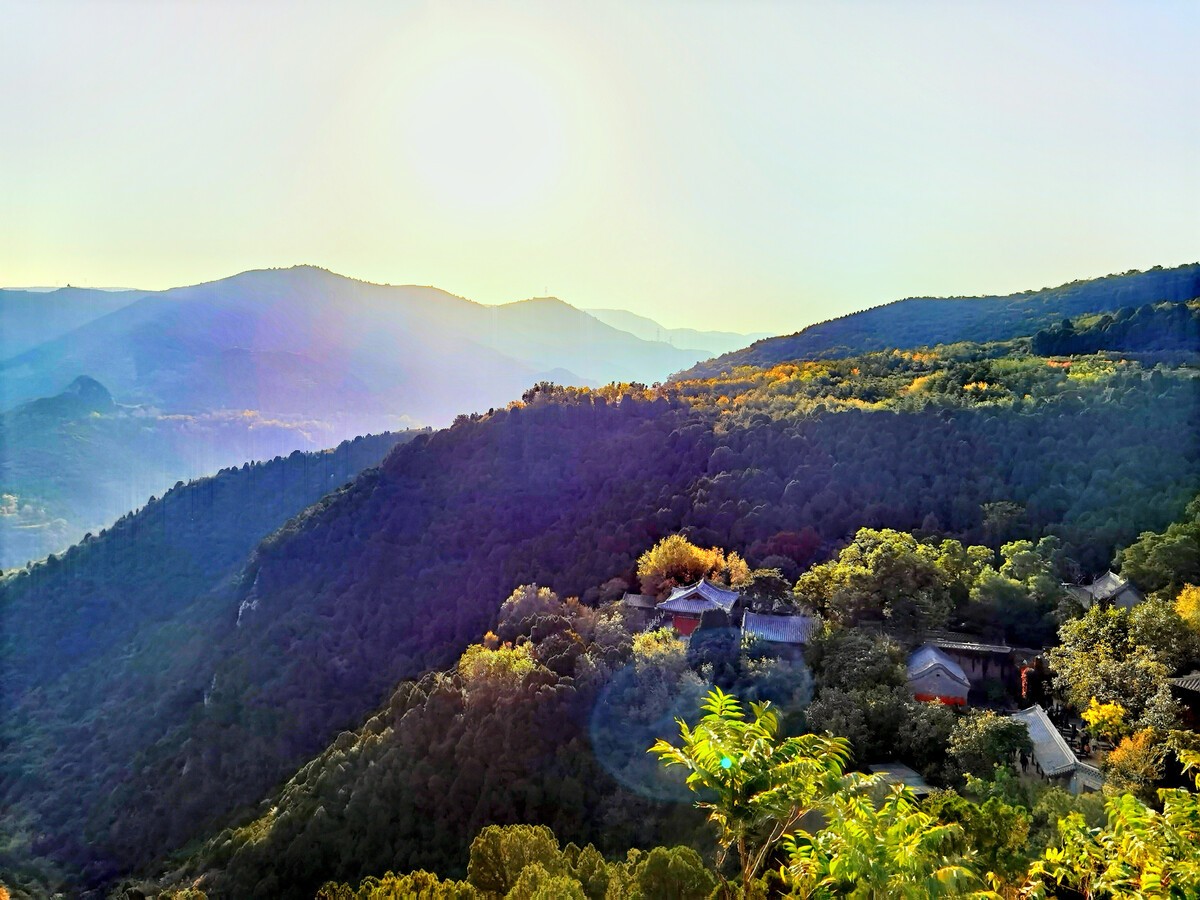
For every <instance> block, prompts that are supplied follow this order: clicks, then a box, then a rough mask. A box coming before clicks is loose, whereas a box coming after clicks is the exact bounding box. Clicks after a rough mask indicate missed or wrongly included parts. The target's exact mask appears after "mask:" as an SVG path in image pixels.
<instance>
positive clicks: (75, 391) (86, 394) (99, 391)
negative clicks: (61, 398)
mask: <svg viewBox="0 0 1200 900" xmlns="http://www.w3.org/2000/svg"><path fill="white" fill-rule="evenodd" d="M63 394H65V395H68V396H73V397H79V398H80V399H82V400H99V401H100V402H102V403H104V404H105V405H111V404H112V402H113V399H112V394H110V393H109V392H108V388H106V387H105V386H104V385H102V384H101V383H100V382H98V381H97V380H96V379H95V378H92V377H91V376H90V375H80V376H79V377H78V378H76V379H75V380H74V381H72V382H71V383H70V384H69V385H67V389H66V390H65V391H63Z"/></svg>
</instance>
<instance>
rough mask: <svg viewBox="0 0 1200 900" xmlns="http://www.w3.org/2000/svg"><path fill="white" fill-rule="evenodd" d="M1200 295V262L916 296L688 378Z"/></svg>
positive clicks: (929, 342) (767, 343) (745, 352)
mask: <svg viewBox="0 0 1200 900" xmlns="http://www.w3.org/2000/svg"><path fill="white" fill-rule="evenodd" d="M1196 297H1200V263H1190V264H1188V265H1183V266H1177V267H1175V268H1171V269H1164V268H1162V267H1155V268H1153V269H1150V270H1148V271H1146V272H1126V273H1125V274H1123V275H1109V276H1107V277H1104V278H1093V279H1089V280H1079V281H1072V282H1071V283H1070V284H1064V285H1061V286H1059V287H1055V288H1045V289H1043V290H1040V291H1023V292H1022V293H1020V294H1010V295H1008V296H1004V297H947V298H932V297H914V298H909V299H907V300H898V301H896V302H894V303H888V304H886V305H884V306H876V307H874V308H873V309H868V310H864V311H862V312H856V313H852V314H850V315H848V316H842V317H841V318H837V319H832V320H830V321H828V322H820V323H818V324H816V325H810V326H808V327H807V328H805V329H803V330H802V331H798V332H796V333H795V334H792V335H787V336H785V337H774V338H767V339H766V340H761V341H758V342H756V343H755V344H753V345H752V346H749V347H746V348H745V349H742V350H737V351H735V352H733V353H726V354H725V355H724V356H720V357H718V358H716V359H712V360H708V361H705V362H702V363H700V364H698V365H696V366H695V367H693V368H692V369H691V370H689V371H688V372H686V373H684V377H697V378H703V377H708V376H712V375H715V374H717V373H719V372H728V371H730V370H731V369H732V368H733V367H734V366H745V365H750V366H770V365H774V364H775V363H779V362H786V361H789V360H795V359H823V358H836V357H841V356H853V355H855V354H858V353H866V352H869V351H872V350H884V349H888V348H893V347H898V348H913V347H931V346H933V345H934V344H951V343H954V342H956V341H974V342H979V343H982V342H986V341H1006V340H1009V339H1010V338H1014V337H1019V336H1021V335H1031V334H1033V333H1034V332H1036V331H1038V330H1039V329H1044V328H1048V327H1050V326H1052V325H1058V324H1059V323H1061V322H1062V320H1063V319H1068V318H1074V317H1075V316H1079V315H1083V314H1085V313H1109V312H1115V311H1116V310H1118V309H1120V308H1122V307H1137V306H1143V305H1145V304H1148V303H1159V302H1163V301H1169V302H1176V303H1178V302H1183V301H1187V300H1192V299H1194V298H1196Z"/></svg>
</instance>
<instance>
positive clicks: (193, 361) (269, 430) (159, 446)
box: [0, 266, 746, 567]
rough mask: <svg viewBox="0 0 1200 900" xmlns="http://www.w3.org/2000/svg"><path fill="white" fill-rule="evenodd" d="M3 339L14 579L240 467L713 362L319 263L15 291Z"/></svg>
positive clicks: (1, 397)
mask: <svg viewBox="0 0 1200 900" xmlns="http://www.w3.org/2000/svg"><path fill="white" fill-rule="evenodd" d="M0 324H2V325H3V329H2V331H3V335H2V337H3V340H2V341H0V348H3V349H0V360H4V358H5V357H6V356H8V357H10V358H8V359H7V360H5V361H3V362H0V410H8V412H7V413H6V414H5V415H3V416H2V417H0V438H3V440H4V447H5V452H4V454H3V459H0V493H2V494H3V495H4V496H5V497H6V498H7V500H6V501H5V504H6V505H5V507H4V509H5V510H7V511H8V512H7V513H6V514H5V515H0V567H11V566H15V565H20V564H22V563H24V562H25V561H27V560H29V559H37V558H40V557H42V556H45V555H46V554H48V553H51V552H57V551H59V550H62V549H63V548H65V547H66V546H68V545H69V544H70V543H71V542H73V541H76V540H78V539H79V538H80V537H82V536H83V534H84V533H85V532H86V531H97V530H99V529H100V528H101V527H103V526H105V525H107V524H109V523H110V522H111V521H112V520H113V519H115V518H116V517H117V516H119V515H121V514H122V513H125V512H128V511H129V510H131V509H134V508H136V507H138V506H140V505H141V504H143V503H145V501H146V498H147V497H149V496H150V495H151V494H159V493H161V492H162V491H164V490H166V489H167V488H169V487H170V486H171V485H172V484H174V483H175V482H176V481H178V480H184V479H188V478H194V477H198V476H201V475H205V474H211V473H212V472H215V471H216V470H217V469H218V468H221V467H222V466H229V465H235V464H238V463H241V462H244V461H245V460H247V459H270V458H272V457H274V456H277V455H281V454H287V453H290V452H291V451H293V450H305V451H309V450H316V449H320V448H321V447H328V446H332V445H334V444H336V443H337V442H338V441H341V440H346V439H349V438H352V437H355V436H356V435H362V434H372V433H380V432H384V431H388V430H395V429H397V428H405V427H409V426H411V425H416V424H424V423H432V424H448V423H449V422H450V421H451V420H452V419H453V418H454V416H455V415H457V414H459V413H463V412H473V411H486V410H487V409H488V408H490V407H493V406H502V405H504V404H505V403H507V402H509V401H510V400H512V399H513V398H516V397H519V396H521V394H522V392H523V391H525V390H526V389H528V388H529V387H530V386H532V385H534V384H536V383H538V382H542V381H553V382H557V383H562V384H576V385H597V384H600V383H607V382H609V381H629V382H636V381H642V382H647V383H649V382H653V381H659V380H662V379H665V378H666V377H667V376H668V375H669V374H670V373H671V372H673V371H676V370H678V369H680V368H683V367H686V366H688V365H691V364H692V363H694V362H696V360H698V359H700V358H701V357H704V356H707V355H709V354H708V351H707V350H704V349H681V348H678V347H675V346H671V344H669V343H666V342H661V341H659V342H656V341H647V340H643V339H642V338H640V337H637V336H634V335H632V334H630V333H628V332H626V331H622V330H620V329H619V328H614V327H611V326H610V325H607V324H605V323H603V322H601V321H599V320H598V319H596V318H594V317H592V316H590V315H588V314H586V313H584V312H582V311H580V310H578V309H576V308H574V307H572V306H570V305H568V304H567V303H564V302H562V301H561V300H558V299H555V298H552V297H543V298H536V299H531V300H525V301H521V302H517V303H509V304H506V305H502V306H484V305H482V304H478V303H474V302H472V301H470V300H465V299H463V298H461V297H456V296H453V295H451V294H448V293H446V292H445V291H441V290H438V289H436V288H432V287H412V286H408V287H392V286H385V285H376V284H368V283H366V282H362V281H356V280H354V279H351V278H345V277H342V276H340V275H335V274H333V273H332V272H328V271H326V270H323V269H318V268H314V267H312V266H297V267H294V268H291V269H273V270H258V271H250V272H244V273H242V274H240V275H235V276H233V277H231V278H226V279H223V280H220V281H214V282H210V283H206V284H200V285H195V286H192V287H184V288H176V289H172V290H167V291H161V292H147V291H102V290H85V289H78V288H64V289H61V290H58V291H52V292H34V291H0ZM651 324H652V325H653V323H651ZM725 337H726V339H727V342H726V344H725V345H724V346H725V348H726V349H728V348H729V347H731V346H739V345H742V344H744V343H745V342H746V339H745V338H739V337H738V336H736V335H727V336H725ZM6 351H7V352H6ZM13 354H15V355H13ZM72 379H76V380H75V381H72ZM68 385H70V386H69V387H68ZM64 388H65V390H64ZM110 392H111V393H110ZM89 404H90V405H89Z"/></svg>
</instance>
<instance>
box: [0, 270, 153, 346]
mask: <svg viewBox="0 0 1200 900" xmlns="http://www.w3.org/2000/svg"><path fill="white" fill-rule="evenodd" d="M146 293H147V292H146V291H131V290H121V291H115V290H106V289H101V288H72V287H65V288H45V289H42V288H36V289H35V288H20V289H17V288H5V289H0V360H5V359H8V358H9V357H12V356H17V355H19V354H21V353H26V352H28V351H29V350H32V349H33V348H34V347H36V346H38V345H39V344H42V343H45V342H46V341H49V340H53V339H54V338H56V337H59V336H61V335H63V334H66V333H67V332H68V331H72V330H74V329H76V328H79V327H80V326H82V325H86V324H87V323H88V322H93V321H95V320H96V319H98V318H100V317H101V316H104V315H107V314H108V313H110V312H114V311H115V310H118V309H120V308H121V307H123V306H128V305H129V304H130V303H133V302H134V301H135V300H137V299H138V298H139V297H143V296H145V294H146Z"/></svg>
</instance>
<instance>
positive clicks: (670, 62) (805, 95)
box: [0, 0, 1200, 333]
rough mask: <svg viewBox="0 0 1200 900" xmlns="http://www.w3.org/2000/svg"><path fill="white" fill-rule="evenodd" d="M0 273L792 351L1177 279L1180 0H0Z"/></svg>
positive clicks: (1192, 60) (17, 281)
mask: <svg viewBox="0 0 1200 900" xmlns="http://www.w3.org/2000/svg"><path fill="white" fill-rule="evenodd" d="M0 22H3V27H0V84H2V85H3V86H4V87H3V90H0V284H4V285H62V284H68V283H70V284H74V285H91V286H129V287H138V288H151V289H159V288H166V287H172V286H177V285H182V284H194V283H197V282H201V281H208V280H213V279H216V278H221V277H225V276H228V275H232V274H235V273H236V272H240V271H244V270H246V269H253V268H264V267H270V266H290V265H295V264H301V263H307V264H314V265H319V266H324V267H326V268H329V269H332V270H334V271H336V272H340V273H342V274H346V275H351V276H354V277H357V278H363V279H366V280H369V281H376V282H384V283H392V284H432V285H436V286H438V287H441V288H443V289H445V290H448V291H451V292H452V293H455V294H459V295H462V296H466V297H470V298H471V299H474V300H477V301H480V302H484V303H500V302H508V301H512V300H518V299H523V298H526V297H530V296H541V295H546V294H551V295H554V296H558V297H561V298H562V299H564V300H566V301H567V302H569V303H572V304H574V305H576V306H579V307H621V308H625V309H630V310H632V311H634V312H638V313H641V314H643V315H647V316H651V317H652V318H655V319H657V320H658V321H660V322H661V323H662V324H664V325H667V326H671V327H679V326H690V327H697V328H707V329H722V330H732V331H741V332H751V331H769V332H776V333H785V332H791V331H795V330H797V329H799V328H801V327H803V326H804V325H807V324H810V323H812V322H815V321H820V320H823V319H827V318H830V317H833V316H837V315H842V314H844V313H847V312H851V311H854V310H857V309H863V308H866V307H870V306H874V305H877V304H879V303H884V302H887V301H890V300H895V299H899V298H901V297H905V296H929V295H932V296H944V295H975V294H990V293H1010V292H1015V291H1021V290H1024V289H1028V288H1040V287H1044V286H1049V285H1056V284H1061V283H1063V282H1067V281H1071V280H1073V279H1075V278H1085V277H1093V276H1099V275H1104V274H1108V273H1110V272H1123V271H1126V270H1129V269H1133V268H1138V269H1145V268H1149V267H1151V266H1154V265H1164V266H1169V265H1177V264H1181V263H1184V262H1192V261H1196V260H1198V259H1200V150H1198V148H1200V62H1198V61H1197V60H1198V58H1200V57H1197V54H1196V52H1195V48H1196V47H1197V46H1200V3H1196V2H1194V0H1188V2H1171V0H1163V2H1157V3H1151V4H1147V3H1142V2H1136V3H1105V2H1087V3H1083V2H1080V3H1033V2H1021V0H1016V2H1004V3H1000V2H978V3H961V2H920V0H917V2H905V3H899V2H886V3H875V2H867V0H849V2H836V3H833V2H829V3H825V2H786V3H784V2H780V3H767V2H742V3H733V2H729V3H718V2H711V0H690V2H686V3H676V2H645V0H642V2H631V3H621V2H616V0H606V2H604V3H594V2H593V3H581V2H569V0H559V2H552V3H508V4H500V3H459V2H439V3H403V2H380V3H369V2H339V3H332V2H331V3H290V2H289V3H285V2H272V0H254V2H250V3H245V2H224V0H203V2H183V0H172V2H151V0H139V2H115V0H106V2H100V0H90V2H88V0H75V2H60V0H37V2H15V0H0Z"/></svg>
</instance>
